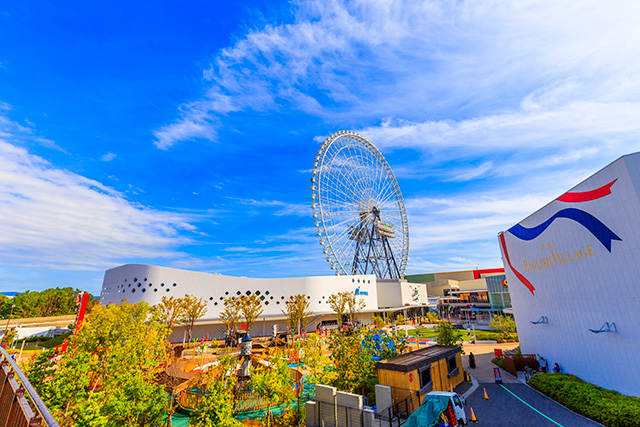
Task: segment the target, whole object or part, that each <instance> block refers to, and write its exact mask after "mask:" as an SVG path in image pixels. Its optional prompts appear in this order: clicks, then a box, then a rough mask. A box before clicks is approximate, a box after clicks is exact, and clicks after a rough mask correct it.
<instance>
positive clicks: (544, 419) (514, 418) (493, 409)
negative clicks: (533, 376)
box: [466, 383, 601, 427]
mask: <svg viewBox="0 0 640 427" xmlns="http://www.w3.org/2000/svg"><path fill="white" fill-rule="evenodd" d="M483 389H486V390H487V395H488V396H489V400H484V392H483ZM510 392H511V393H510ZM512 393H513V394H512ZM514 395H515V396H514ZM516 396H517V397H516ZM518 398H520V399H521V400H520V399H518ZM523 401H524V402H523ZM532 407H533V408H535V409H533V408H532ZM469 408H473V411H474V413H475V415H476V418H477V419H478V423H477V424H475V425H477V426H536V427H547V426H549V427H587V426H589V427H595V426H601V424H598V423H596V422H595V421H591V420H588V419H586V418H584V417H582V416H580V415H578V414H576V413H574V412H571V411H569V410H568V409H566V408H565V407H564V406H562V405H559V404H558V403H556V402H555V401H553V400H551V399H549V398H548V397H546V396H544V395H542V394H540V393H538V392H537V391H535V390H533V389H532V388H531V387H529V386H527V385H525V384H522V383H507V384H504V385H502V386H501V385H498V384H495V383H480V387H478V389H477V390H476V391H475V392H474V393H473V394H471V396H469V397H468V398H467V407H466V412H467V417H468V418H469V419H470V417H471V411H470V409H469ZM536 410H537V411H536ZM470 425H474V424H470Z"/></svg>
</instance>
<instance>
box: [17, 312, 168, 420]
mask: <svg viewBox="0 0 640 427" xmlns="http://www.w3.org/2000/svg"><path fill="white" fill-rule="evenodd" d="M148 318H149V307H148V305H147V304H146V303H139V304H129V303H126V302H124V303H122V304H120V305H115V304H111V305H109V306H108V307H105V306H101V305H97V306H96V307H94V309H93V310H92V311H91V313H90V314H89V315H88V316H87V318H86V319H85V321H84V323H83V326H82V328H81V329H80V331H79V333H78V334H77V335H75V336H72V337H71V339H70V342H69V345H68V347H67V351H66V353H64V354H63V355H62V357H61V358H60V360H59V362H58V363H57V366H56V365H54V363H55V362H53V360H55V359H50V357H51V356H52V354H51V353H43V355H41V356H39V357H38V358H37V359H36V360H35V361H34V362H33V363H31V364H30V365H29V366H28V367H27V368H26V372H27V375H28V376H29V380H30V382H31V383H32V384H33V385H34V386H35V387H36V390H37V392H38V394H39V395H40V396H41V397H42V398H43V400H44V401H45V403H46V405H47V407H48V408H49V409H50V410H51V412H52V414H53V416H54V417H55V418H56V420H57V421H58V422H59V424H60V426H61V427H76V426H92V427H93V426H95V427H111V426H113V427H115V426H147V427H152V426H158V427H159V426H161V425H162V424H163V419H164V415H165V413H166V406H167V397H166V393H165V391H164V388H163V387H162V386H161V385H159V384H157V383H156V382H155V378H156V375H157V374H158V373H159V372H160V371H161V369H162V362H163V361H164V360H165V353H166V351H167V348H166V337H167V334H168V332H169V331H168V330H167V329H166V327H165V326H164V325H163V324H161V323H158V322H156V321H147V319H148Z"/></svg>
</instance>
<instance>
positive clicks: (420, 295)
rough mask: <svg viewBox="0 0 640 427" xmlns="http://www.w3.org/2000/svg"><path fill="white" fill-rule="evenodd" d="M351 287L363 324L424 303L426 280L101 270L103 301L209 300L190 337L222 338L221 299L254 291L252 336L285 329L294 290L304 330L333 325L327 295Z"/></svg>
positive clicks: (179, 332)
mask: <svg viewBox="0 0 640 427" xmlns="http://www.w3.org/2000/svg"><path fill="white" fill-rule="evenodd" d="M342 291H349V292H353V293H354V294H355V295H356V296H357V297H358V298H361V299H362V301H364V304H365V306H364V308H363V309H362V311H361V314H360V315H359V320H360V321H361V322H363V323H371V316H372V314H373V313H376V312H380V311H399V310H407V309H408V308H411V307H423V308H424V309H425V312H426V307H427V304H428V299H427V289H426V286H425V285H424V284H418V283H409V282H407V281H406V280H397V279H384V280H381V279H376V277H375V276H374V275H355V276H317V277H298V278H284V279H255V278H248V277H233V276H223V275H221V274H210V273H201V272H197V271H187V270H179V269H175V268H167V267H158V266H154V265H143V264H126V265H122V266H120V267H116V268H113V269H111V270H107V271H106V272H105V275H104V282H103V285H102V292H101V293H100V303H101V304H111V303H115V304H119V303H121V302H122V301H123V300H125V299H126V300H128V301H129V302H130V303H138V302H141V301H144V302H147V303H148V304H150V305H154V304H158V303H160V301H161V299H162V297H163V296H174V297H177V298H180V297H183V296H185V295H193V296H195V297H197V298H202V299H203V300H205V301H206V302H207V313H206V314H205V315H204V317H202V318H201V319H200V320H198V321H197V322H196V324H195V327H194V331H193V336H194V337H201V336H206V334H209V336H210V337H215V338H222V337H224V335H225V333H226V327H225V326H224V324H223V323H222V321H221V320H220V312H221V311H222V310H224V299H225V298H227V297H231V296H240V295H257V296H259V297H260V299H261V300H262V302H263V305H262V307H263V313H262V315H261V316H260V318H259V319H258V320H257V321H256V322H255V323H254V324H253V326H252V328H251V335H253V336H267V335H271V333H272V331H273V328H274V325H276V327H277V328H278V330H281V331H285V330H286V326H285V322H284V321H285V316H284V315H283V313H282V311H283V310H284V309H285V301H286V300H287V299H288V298H289V297H290V296H292V295H297V294H304V295H306V296H307V299H308V300H309V310H310V311H312V313H313V314H312V316H311V318H310V319H308V321H309V323H308V325H307V331H313V330H315V329H316V328H318V327H321V326H327V327H334V326H335V325H337V319H336V315H335V314H334V312H333V310H332V309H331V307H330V306H329V303H328V299H329V297H330V296H331V294H334V293H337V292H342ZM174 329H175V330H174V333H173V335H172V336H171V337H170V339H171V340H172V341H174V342H177V341H181V340H182V337H183V329H181V328H180V327H177V328H174Z"/></svg>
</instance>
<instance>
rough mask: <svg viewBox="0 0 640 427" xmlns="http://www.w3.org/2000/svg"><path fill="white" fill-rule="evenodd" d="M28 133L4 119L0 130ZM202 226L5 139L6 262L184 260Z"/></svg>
mask: <svg viewBox="0 0 640 427" xmlns="http://www.w3.org/2000/svg"><path fill="white" fill-rule="evenodd" d="M22 131H23V129H22V128H21V127H20V126H19V125H17V124H15V123H13V122H11V120H10V119H8V118H7V117H3V116H2V115H0V132H2V134H3V135H9V137H10V138H11V137H13V136H14V135H16V134H17V133H19V132H22ZM194 229H195V227H194V226H193V225H191V224H190V223H189V217H187V216H185V215H181V214H176V213H171V212H166V211H160V210H156V209H150V208H147V207H144V206H140V205H137V204H135V203H132V202H130V201H129V200H127V199H126V198H125V197H124V195H123V194H121V193H119V192H117V191H115V190H113V189H111V188H109V187H106V186H104V185H103V184H101V183H99V182H97V181H94V180H91V179H87V178H85V177H83V176H81V175H78V174H75V173H72V172H69V171H67V170H64V169H59V168H56V167H55V166H53V165H51V164H50V163H49V162H47V161H46V160H45V159H43V158H42V157H38V156H35V155H33V154H31V153H30V152H29V151H27V149H25V148H22V147H20V146H17V145H14V144H12V143H10V142H8V141H7V138H6V137H5V138H0V259H1V260H2V261H0V263H1V264H4V265H11V266H13V267H18V266H20V267H38V268H50V269H62V270H65V269H73V270H100V269H104V268H108V267H113V265H114V264H117V263H118V262H121V261H122V260H132V259H156V258H179V257H181V256H183V254H182V253H181V252H179V251H178V248H179V247H180V246H181V245H184V244H186V243H189V242H190V239H189V238H188V237H185V235H186V234H189V232H191V231H194Z"/></svg>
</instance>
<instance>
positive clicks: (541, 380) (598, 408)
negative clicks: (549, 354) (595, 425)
mask: <svg viewBox="0 0 640 427" xmlns="http://www.w3.org/2000/svg"><path fill="white" fill-rule="evenodd" d="M529 385H530V386H531V387H533V388H535V389H536V390H538V391H540V392H541V393H543V394H545V395H547V396H549V397H550V398H551V399H553V400H556V401H557V402H559V403H560V404H562V405H564V406H566V407H567V408H569V409H571V410H572V411H574V412H577V413H579V414H582V415H584V416H585V417H587V418H591V419H592V420H594V421H597V422H599V423H602V424H604V425H606V426H610V427H622V426H625V427H629V426H636V427H638V426H640V398H637V397H632V396H625V395H623V394H620V393H618V392H617V391H614V390H608V389H605V388H602V387H598V386H596V385H593V384H590V383H587V382H585V381H582V380H581V379H580V378H578V377H576V376H575V375H567V374H535V375H533V376H532V377H531V380H529Z"/></svg>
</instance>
